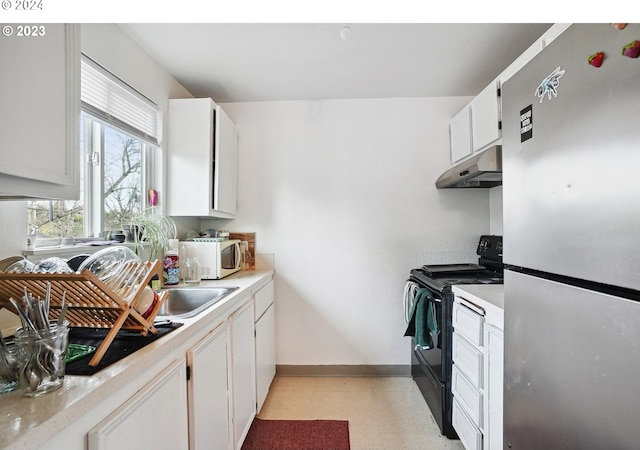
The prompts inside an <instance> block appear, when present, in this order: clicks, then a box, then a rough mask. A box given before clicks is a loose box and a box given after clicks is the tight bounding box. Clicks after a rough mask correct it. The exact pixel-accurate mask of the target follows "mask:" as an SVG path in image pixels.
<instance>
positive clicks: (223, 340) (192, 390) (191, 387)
mask: <svg viewBox="0 0 640 450" xmlns="http://www.w3.org/2000/svg"><path fill="white" fill-rule="evenodd" d="M228 332H229V327H228V326H227V323H226V322H225V323H224V324H222V325H220V326H219V327H218V328H216V329H215V330H214V331H212V332H211V333H210V334H208V335H207V336H206V337H205V338H204V339H202V340H201V341H200V342H199V343H198V344H196V345H195V346H194V347H193V348H192V349H191V350H189V351H188V352H187V363H188V364H189V367H190V368H191V379H190V380H189V383H188V398H189V448H190V449H191V450H200V449H216V450H218V449H219V450H229V449H231V442H232V440H231V436H230V434H231V426H230V424H231V416H230V408H231V405H230V404H229V374H228V371H229V366H228V364H227V360H228V353H229V351H228V344H229V338H228Z"/></svg>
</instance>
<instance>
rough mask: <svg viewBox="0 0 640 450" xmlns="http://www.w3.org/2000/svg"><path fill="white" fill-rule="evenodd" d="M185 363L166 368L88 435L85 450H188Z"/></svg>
mask: <svg viewBox="0 0 640 450" xmlns="http://www.w3.org/2000/svg"><path fill="white" fill-rule="evenodd" d="M186 383H187V380H186V371H185V360H184V359H181V360H178V361H176V362H174V363H173V364H171V365H170V366H169V367H167V368H166V369H165V370H164V371H163V372H162V373H160V375H158V376H157V377H156V378H154V379H153V380H152V381H151V382H150V383H149V384H148V385H147V386H145V387H144V388H143V389H141V390H140V391H138V392H137V393H136V394H135V395H134V396H133V397H131V399H129V400H128V401H127V402H126V403H124V404H123V405H122V406H120V407H119V408H118V409H116V410H115V411H114V412H113V413H112V414H110V415H109V416H108V417H107V418H106V419H104V420H103V421H102V422H100V423H99V424H98V425H97V426H95V427H94V428H93V429H92V430H90V431H89V433H88V436H87V437H88V448H89V450H112V449H126V448H135V449H142V448H156V449H160V448H171V449H175V450H180V449H185V450H187V449H188V448H189V438H188V426H187V398H186V397H187V387H186Z"/></svg>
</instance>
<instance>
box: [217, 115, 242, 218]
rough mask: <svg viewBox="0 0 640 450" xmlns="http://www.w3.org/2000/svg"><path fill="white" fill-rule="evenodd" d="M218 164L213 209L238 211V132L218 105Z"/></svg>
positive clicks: (223, 211) (233, 212)
mask: <svg viewBox="0 0 640 450" xmlns="http://www.w3.org/2000/svg"><path fill="white" fill-rule="evenodd" d="M215 135H216V150H215V152H216V164H215V170H214V172H215V173H214V183H215V187H214V199H213V209H214V210H215V211H218V212H221V213H227V214H235V213H236V193H237V184H236V183H237V181H236V178H237V172H238V168H237V165H238V161H237V159H238V133H237V131H236V126H235V125H234V123H233V122H232V121H231V119H229V116H227V114H226V113H225V112H224V110H223V109H222V108H221V107H220V106H219V105H218V106H217V107H216V133H215Z"/></svg>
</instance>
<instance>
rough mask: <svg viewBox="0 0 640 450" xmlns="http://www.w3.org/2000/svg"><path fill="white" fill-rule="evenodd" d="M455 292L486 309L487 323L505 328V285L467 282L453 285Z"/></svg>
mask: <svg viewBox="0 0 640 450" xmlns="http://www.w3.org/2000/svg"><path fill="white" fill-rule="evenodd" d="M452 290H453V293H454V294H455V295H457V296H459V297H462V298H464V299H465V300H467V301H469V302H471V303H474V304H476V305H478V306H480V307H481V308H482V309H484V310H485V320H486V321H487V323H489V324H491V325H494V326H496V327H498V328H500V329H503V328H504V285H503V284H465V285H459V286H455V285H454V286H453V288H452Z"/></svg>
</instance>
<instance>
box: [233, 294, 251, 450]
mask: <svg viewBox="0 0 640 450" xmlns="http://www.w3.org/2000/svg"><path fill="white" fill-rule="evenodd" d="M229 327H230V335H231V384H232V395H231V398H232V405H233V408H232V411H233V415H232V418H233V430H234V435H233V437H234V444H235V446H234V448H235V449H237V450H240V448H241V447H242V442H243V441H244V438H245V437H246V436H247V433H248V432H249V428H250V427H251V423H252V422H253V418H254V417H255V416H256V359H255V328H254V319H253V301H250V302H247V303H246V304H245V305H244V306H243V307H241V308H240V309H239V310H238V311H236V312H235V313H233V314H232V315H231V317H229Z"/></svg>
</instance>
